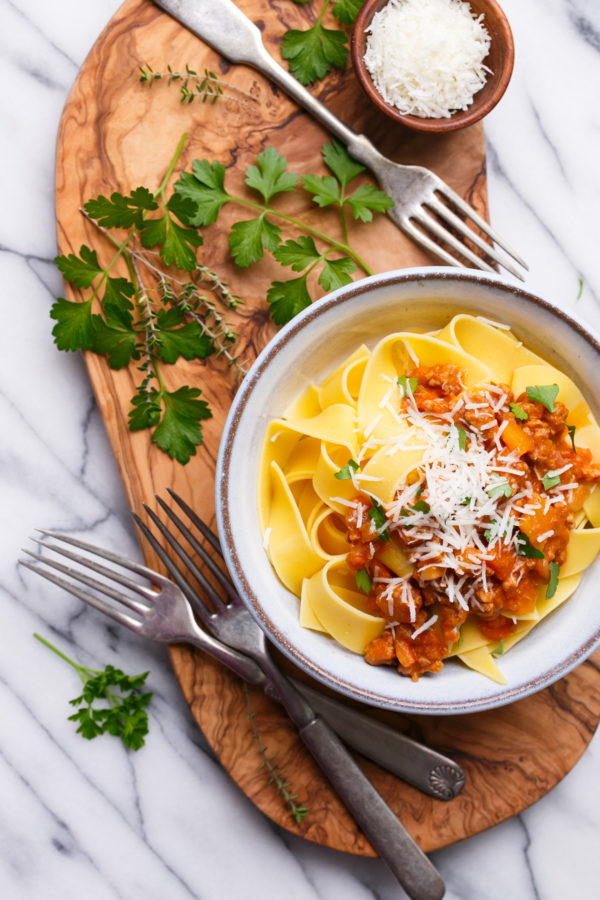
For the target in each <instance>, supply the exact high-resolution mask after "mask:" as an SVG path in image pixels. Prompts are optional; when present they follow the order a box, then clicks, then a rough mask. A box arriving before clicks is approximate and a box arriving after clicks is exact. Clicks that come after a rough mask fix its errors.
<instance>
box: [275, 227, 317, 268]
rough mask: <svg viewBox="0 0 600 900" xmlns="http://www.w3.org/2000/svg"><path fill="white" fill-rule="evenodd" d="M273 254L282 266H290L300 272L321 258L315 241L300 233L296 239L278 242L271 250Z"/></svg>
mask: <svg viewBox="0 0 600 900" xmlns="http://www.w3.org/2000/svg"><path fill="white" fill-rule="evenodd" d="M273 256H274V257H275V259H276V260H277V262H279V263H281V264H282V266H291V268H292V269H293V271H294V272H302V271H303V270H304V269H306V268H307V267H308V266H310V265H311V264H312V263H314V262H318V261H319V260H320V259H321V254H320V253H319V251H318V250H317V248H316V246H315V242H314V241H313V239H312V238H311V237H309V235H306V234H301V235H300V237H299V238H298V240H297V241H293V240H288V241H285V243H283V244H280V245H279V246H278V247H277V248H276V249H275V250H274V251H273Z"/></svg>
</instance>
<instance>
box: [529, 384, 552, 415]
mask: <svg viewBox="0 0 600 900" xmlns="http://www.w3.org/2000/svg"><path fill="white" fill-rule="evenodd" d="M525 390H526V392H527V396H528V397H529V399H530V400H533V401H534V403H541V404H542V406H545V407H546V409H547V410H548V412H551V413H553V412H556V406H555V400H556V398H557V397H558V391H559V387H558V385H557V384H534V385H529V387H526V388H525Z"/></svg>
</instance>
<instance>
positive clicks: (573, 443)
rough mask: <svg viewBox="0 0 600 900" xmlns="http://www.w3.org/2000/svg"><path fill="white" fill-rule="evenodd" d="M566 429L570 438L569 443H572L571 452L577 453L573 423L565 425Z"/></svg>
mask: <svg viewBox="0 0 600 900" xmlns="http://www.w3.org/2000/svg"><path fill="white" fill-rule="evenodd" d="M567 431H568V432H569V437H570V438H571V443H572V445H573V452H574V453H577V447H576V446H575V432H576V431H577V429H576V427H575V425H567Z"/></svg>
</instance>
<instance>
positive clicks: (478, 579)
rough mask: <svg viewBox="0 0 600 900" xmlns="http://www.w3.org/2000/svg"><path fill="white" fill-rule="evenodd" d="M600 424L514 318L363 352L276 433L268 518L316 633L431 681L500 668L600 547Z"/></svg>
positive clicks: (304, 621)
mask: <svg viewBox="0 0 600 900" xmlns="http://www.w3.org/2000/svg"><path fill="white" fill-rule="evenodd" d="M595 460H600V429H599V428H598V425H597V423H596V421H595V420H594V417H593V415H592V412H591V410H590V408H589V405H588V403H587V401H586V400H585V398H584V397H583V395H582V393H581V391H580V390H579V388H578V387H577V386H576V385H575V384H574V382H573V381H572V380H571V379H570V378H568V377H567V376H566V375H565V374H564V373H563V372H561V371H559V370H558V369H556V368H555V367H554V366H551V365H550V364H548V363H547V362H546V361H545V360H543V359H542V358H541V357H539V356H537V355H536V354H535V353H533V352H532V351H531V350H529V349H527V348H526V347H525V346H523V345H522V344H521V343H520V342H518V341H517V339H516V338H515V337H514V335H513V334H512V333H511V332H510V330H509V329H508V326H505V325H502V324H501V323H495V322H491V321H489V320H487V319H484V318H482V317H473V316H469V315H462V314H461V315H457V316H455V317H454V318H453V319H452V321H451V322H450V323H449V324H448V325H447V326H446V327H445V328H443V329H442V330H441V331H438V332H433V333H428V334H419V333H411V332H402V333H397V334H392V335H389V336H387V337H385V338H384V339H383V340H381V341H380V342H379V343H378V344H377V346H376V347H374V349H373V350H372V351H370V350H369V349H368V348H367V347H366V346H361V347H359V348H358V349H357V350H356V351H355V352H354V353H353V354H352V355H351V356H350V357H349V358H348V359H346V360H345V361H344V362H343V363H342V364H341V365H340V366H338V367H337V368H336V369H335V371H333V372H331V374H329V375H328V376H327V377H326V378H325V379H324V381H323V382H322V383H321V384H319V385H314V384H313V385H310V386H309V388H308V389H307V390H306V391H305V392H304V393H303V394H302V396H301V397H299V398H298V400H297V401H296V402H295V403H293V404H292V406H290V407H289V409H288V410H286V413H285V415H284V416H283V417H282V418H280V419H277V420H275V421H272V422H271V423H269V425H268V427H267V431H266V435H265V439H264V444H263V450H262V455H261V467H260V476H259V497H258V507H259V517H260V522H261V528H262V532H263V541H264V546H265V549H266V552H267V553H268V556H269V559H270V561H271V564H272V565H273V567H274V569H275V571H276V573H277V575H278V577H279V579H280V580H281V581H282V582H283V584H284V585H285V586H286V587H287V588H288V589H289V590H290V591H292V592H293V593H294V594H296V596H297V597H298V598H299V601H300V602H299V619H300V624H301V625H302V626H303V627H306V628H311V629H314V630H316V631H320V632H323V633H325V634H327V635H329V636H331V637H332V638H334V639H335V640H336V641H338V642H339V643H340V644H342V645H343V646H344V647H346V648H348V649H349V650H352V651H354V652H356V653H361V654H363V655H364V657H365V660H366V661H367V662H368V663H370V664H372V665H394V666H396V668H397V670H398V671H399V672H400V674H402V675H406V676H409V677H411V678H412V679H413V680H417V679H418V678H419V677H420V676H421V675H423V674H424V673H434V672H439V671H440V670H441V669H442V666H443V661H444V660H445V659H447V658H449V657H457V658H458V659H460V660H461V661H462V662H463V663H465V664H466V665H467V666H469V667H470V668H472V669H475V670H477V671H478V672H480V673H482V674H484V675H486V676H488V677H490V678H492V679H494V680H495V681H498V682H500V683H503V682H504V680H505V679H504V677H503V675H502V673H501V671H500V669H499V667H498V664H497V663H498V659H499V658H501V657H502V655H503V654H504V653H505V652H507V651H508V650H509V649H510V648H511V647H512V646H513V645H514V644H516V643H517V642H518V641H520V640H521V639H522V638H524V637H525V635H526V634H527V633H528V632H529V631H530V630H531V629H532V628H533V627H534V626H535V625H536V623H537V622H539V621H540V620H541V619H542V618H544V617H545V616H546V615H548V614H549V613H550V612H552V610H554V609H555V608H556V607H557V606H559V604H561V603H562V602H563V601H564V600H566V599H567V598H568V597H569V596H570V595H571V594H572V593H573V592H574V591H575V589H576V588H577V585H578V584H579V581H580V579H581V575H582V572H583V570H584V569H585V568H586V567H587V566H588V565H590V563H591V562H592V561H593V559H594V558H595V556H596V554H597V553H598V550H600V487H598V483H599V482H600V464H599V463H597V462H595Z"/></svg>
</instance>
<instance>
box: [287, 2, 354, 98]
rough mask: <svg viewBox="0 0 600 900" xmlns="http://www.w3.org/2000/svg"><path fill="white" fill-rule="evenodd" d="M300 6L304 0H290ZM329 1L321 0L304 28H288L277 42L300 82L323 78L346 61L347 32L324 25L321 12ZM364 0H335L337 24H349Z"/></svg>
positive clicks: (309, 82) (310, 82)
mask: <svg viewBox="0 0 600 900" xmlns="http://www.w3.org/2000/svg"><path fill="white" fill-rule="evenodd" d="M294 2H295V3H298V4H302V5H304V4H305V3H307V2H308V0H294ZM332 2H333V0H325V2H324V3H323V5H322V7H321V11H320V13H319V15H318V17H317V20H316V22H315V24H314V25H312V26H311V28H308V29H306V30H302V29H297V28H292V29H290V30H288V31H287V32H286V33H285V35H284V38H283V41H282V43H281V55H282V56H283V58H284V59H287V60H288V62H289V66H290V71H291V73H292V75H294V76H295V77H296V78H297V79H298V81H299V82H300V83H301V84H312V82H313V81H316V80H317V79H318V78H323V77H324V76H325V75H327V73H328V72H329V71H330V70H331V67H332V66H336V67H337V68H340V69H343V68H344V66H345V65H346V63H347V62H348V35H347V33H346V32H345V31H343V30H341V29H339V28H335V29H334V28H326V27H325V25H324V24H323V22H324V19H325V14H326V13H327V11H328V9H329V7H330V6H331V3H332ZM363 3H364V0H336V2H335V3H334V4H333V7H332V12H333V15H334V16H335V17H336V19H337V20H338V22H340V24H341V25H352V24H353V23H354V22H355V21H356V17H357V15H358V13H359V12H360V9H361V7H362V5H363Z"/></svg>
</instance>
